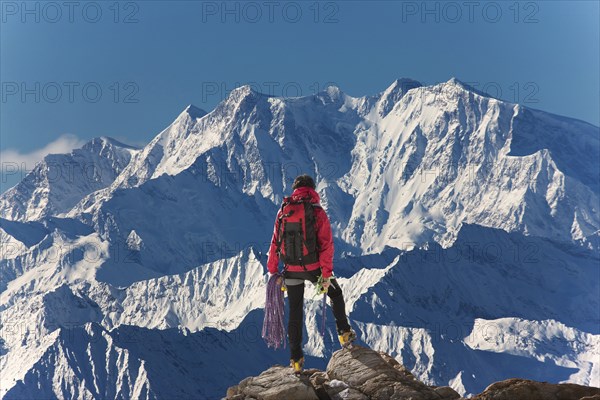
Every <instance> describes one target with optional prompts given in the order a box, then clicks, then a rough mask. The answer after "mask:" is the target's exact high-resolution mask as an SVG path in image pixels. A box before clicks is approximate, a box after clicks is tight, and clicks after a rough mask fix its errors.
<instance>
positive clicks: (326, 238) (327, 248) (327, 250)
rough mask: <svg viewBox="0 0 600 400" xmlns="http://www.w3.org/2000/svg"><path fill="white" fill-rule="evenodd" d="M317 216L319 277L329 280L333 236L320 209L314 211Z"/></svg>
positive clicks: (331, 272) (331, 271)
mask: <svg viewBox="0 0 600 400" xmlns="http://www.w3.org/2000/svg"><path fill="white" fill-rule="evenodd" d="M315 213H316V216H317V241H318V243H319V263H320V264H321V275H322V276H323V278H329V277H331V275H333V236H332V234H331V224H330V223H329V218H328V217H327V214H326V213H325V211H324V210H323V209H322V208H317V209H315Z"/></svg>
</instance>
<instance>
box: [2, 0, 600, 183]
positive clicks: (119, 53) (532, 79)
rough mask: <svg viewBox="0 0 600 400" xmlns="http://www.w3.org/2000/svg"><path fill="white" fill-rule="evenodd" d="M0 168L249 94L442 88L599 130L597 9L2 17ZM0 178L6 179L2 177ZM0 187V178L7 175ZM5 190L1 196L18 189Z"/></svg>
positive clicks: (139, 137) (318, 8)
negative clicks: (417, 84)
mask: <svg viewBox="0 0 600 400" xmlns="http://www.w3.org/2000/svg"><path fill="white" fill-rule="evenodd" d="M0 5H1V8H0V11H1V28H0V46H1V48H0V81H1V83H2V86H1V88H0V91H1V93H0V94H1V99H0V100H1V103H0V107H1V110H0V150H1V151H2V153H1V155H2V156H3V157H2V158H3V159H2V163H3V165H5V163H6V162H8V161H18V162H27V163H29V164H28V165H27V168H28V169H29V168H30V163H32V162H33V160H35V159H37V158H39V157H41V156H42V155H43V154H44V153H45V152H48V151H60V150H62V149H68V148H71V147H73V146H78V145H79V144H81V143H82V142H83V141H86V140H88V139H90V138H92V137H96V136H102V135H105V136H112V137H114V138H117V139H119V140H121V141H124V142H126V143H130V144H136V145H140V144H144V143H146V142H147V141H149V140H150V139H151V138H152V137H153V136H155V135H156V134H157V133H158V132H159V131H160V130H162V129H163V128H164V127H165V126H167V125H168V124H169V123H170V122H171V121H172V120H173V119H174V118H175V117H176V116H177V115H178V114H179V113H180V112H181V111H182V110H183V109H184V108H185V106H186V105H187V104H190V103H192V104H195V105H196V106H198V107H201V108H204V109H205V110H207V111H210V110H211V109H212V108H213V107H214V106H215V105H216V104H217V103H218V102H219V101H221V100H222V99H223V98H224V97H225V96H226V95H227V93H228V92H229V91H230V90H231V89H233V88H234V87H236V86H238V85H240V84H244V83H249V84H251V85H253V86H254V87H255V88H256V89H257V90H259V91H262V92H264V93H270V94H275V95H287V96H296V95H308V94H311V93H314V92H315V91H316V90H321V89H323V88H324V87H325V86H327V85H328V84H335V85H337V86H339V87H340V88H341V89H342V90H343V91H344V92H346V93H348V94H349V95H352V96H362V95H367V94H375V93H377V92H380V91H382V90H383V89H385V88H386V87H387V86H389V85H390V84H391V82H392V81H393V80H394V79H396V78H401V77H407V78H413V79H416V80H419V81H421V82H423V83H425V84H433V83H437V82H441V81H446V80H448V79H449V78H451V77H457V78H458V79H460V80H462V81H464V82H468V83H470V84H471V85H473V86H475V87H476V88H478V89H482V90H486V91H488V92H489V93H491V94H494V95H495V96H496V97H500V98H503V99H506V100H509V101H512V102H518V103H521V104H524V105H527V106H530V107H534V108H539V109H542V110H547V111H550V112H553V113H557V114H561V115H566V116H570V117H574V118H578V119H582V120H584V121H587V122H590V123H592V124H594V125H599V124H600V111H599V109H600V104H599V97H600V83H599V79H600V77H599V75H600V62H599V61H600V55H599V52H600V31H599V20H600V10H599V2H598V1H584V2H577V1H524V2H514V1H495V2H483V1H470V2H469V1H457V2H453V1H450V2H435V1H432V2H422V1H398V2H393V1H369V2H366V1H343V2H342V1H338V2H336V1H321V2H316V1H310V0H309V1H295V2H283V1H266V0H265V1H262V0H261V1H246V2H237V1H230V2H222V1H130V2H129V1H121V2H116V1H96V2H94V1H92V2H87V1H73V2H70V3H69V2H63V1H58V2H38V1H28V2H22V1H2V2H1V4H0ZM3 168H4V167H3ZM3 172H6V171H4V170H3ZM5 175H6V174H3V175H2V176H3V177H2V183H1V187H0V191H4V190H5V189H6V188H7V187H8V186H9V185H12V184H14V183H15V177H14V176H5Z"/></svg>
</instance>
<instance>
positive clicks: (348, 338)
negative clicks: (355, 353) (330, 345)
mask: <svg viewBox="0 0 600 400" xmlns="http://www.w3.org/2000/svg"><path fill="white" fill-rule="evenodd" d="M338 339H339V340H340V344H341V345H342V347H348V346H350V345H351V344H352V342H354V341H355V340H356V332H354V329H352V328H350V329H348V330H347V331H344V332H340V333H339V335H338Z"/></svg>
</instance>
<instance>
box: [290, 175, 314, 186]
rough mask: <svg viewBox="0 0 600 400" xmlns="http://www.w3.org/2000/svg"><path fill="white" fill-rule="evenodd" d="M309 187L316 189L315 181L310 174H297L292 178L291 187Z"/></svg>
mask: <svg viewBox="0 0 600 400" xmlns="http://www.w3.org/2000/svg"><path fill="white" fill-rule="evenodd" d="M305 186H306V187H309V188H312V189H316V186H315V181H314V180H313V178H312V177H311V176H310V175H306V174H304V175H299V176H298V177H296V179H294V185H292V189H294V190H295V189H298V188H300V187H305Z"/></svg>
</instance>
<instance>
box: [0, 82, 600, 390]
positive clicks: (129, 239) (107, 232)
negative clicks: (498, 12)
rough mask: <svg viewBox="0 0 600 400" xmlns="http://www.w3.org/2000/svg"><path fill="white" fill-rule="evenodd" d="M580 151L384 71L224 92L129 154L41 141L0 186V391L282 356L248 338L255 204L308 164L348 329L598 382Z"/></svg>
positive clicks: (255, 272)
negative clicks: (376, 80) (280, 91)
mask: <svg viewBox="0 0 600 400" xmlns="http://www.w3.org/2000/svg"><path fill="white" fill-rule="evenodd" d="M599 152H600V135H599V129H598V127H595V126H592V125H590V124H587V123H585V122H582V121H577V120H573V119H569V118H566V117H561V116H557V115H552V114H548V113H545V112H542V111H539V110H533V109H529V108H526V107H523V106H521V105H518V104H511V103H507V102H503V101H500V100H497V99H494V98H490V97H487V96H486V95H484V94H482V93H479V92H477V91H475V90H473V89H472V88H470V87H468V86H467V85H465V84H463V83H461V82H460V81H458V80H456V79H451V80H449V81H448V82H445V83H442V84H438V85H433V86H423V85H421V84H420V83H418V82H416V81H412V80H409V79H401V80H397V81H395V82H394V83H393V84H392V85H391V86H390V87H388V88H387V89H386V90H384V91H382V92H381V93H379V94H377V95H374V96H365V97H352V96H349V95H347V94H345V93H343V92H342V91H341V90H340V89H339V88H336V87H329V88H327V90H325V91H323V92H320V93H317V94H315V95H312V96H307V97H300V98H279V97H273V96H267V95H264V94H261V93H257V92H255V91H253V90H252V89H251V88H250V87H249V86H242V87H240V88H237V89H235V90H233V91H232V92H231V93H230V95H229V96H228V97H227V98H226V99H225V100H224V101H223V102H221V103H220V104H219V105H218V106H217V107H216V108H215V109H214V110H213V111H211V112H209V113H207V112H205V111H203V110H201V109H199V108H197V107H194V106H191V105H190V106H188V107H187V108H186V109H185V110H184V111H183V112H182V113H181V114H180V115H179V116H178V117H177V118H176V119H175V121H174V122H173V123H172V124H171V125H169V126H168V127H167V128H165V129H164V130H163V131H162V132H160V133H159V134H158V135H157V136H156V137H155V138H154V139H153V140H152V141H150V143H148V145H146V146H145V147H143V148H141V149H134V148H132V147H129V146H126V145H123V144H120V143H118V142H116V141H114V140H112V139H108V138H100V139H95V140H93V141H91V142H90V143H88V144H86V145H85V146H84V147H83V148H82V149H79V150H74V151H73V152H72V153H71V154H70V155H50V156H48V157H46V158H45V159H44V161H42V162H41V163H40V164H39V165H37V166H36V168H34V170H33V171H32V172H31V173H30V174H29V175H27V176H26V177H25V179H24V180H23V182H21V183H19V184H18V185H17V186H15V187H14V188H13V189H11V190H9V191H7V192H6V193H4V194H2V195H0V216H1V217H2V218H0V240H1V241H2V248H3V249H2V250H3V251H2V256H1V258H0V270H1V271H2V273H1V276H0V290H1V291H2V292H1V293H0V321H1V323H2V331H1V332H2V334H1V335H0V337H1V342H0V375H1V376H2V384H1V385H0V390H1V393H2V394H1V396H5V397H6V398H37V397H65V398H78V399H79V398H81V399H83V398H113V397H119V396H120V397H122V398H132V397H133V398H139V397H144V398H165V397H169V396H170V395H171V393H172V394H173V396H175V397H177V396H183V397H187V398H194V397H195V398H214V397H218V395H219V394H222V393H223V388H226V387H227V386H230V385H231V384H233V383H235V382H237V381H239V380H240V379H241V378H243V377H244V376H247V375H250V374H252V373H256V372H258V371H262V370H264V369H265V368H266V367H268V364H269V363H273V362H279V363H285V360H286V356H287V354H284V353H285V352H273V351H271V350H266V349H265V348H264V345H263V344H262V341H261V339H260V334H256V333H257V332H259V331H260V321H261V318H262V317H261V315H262V314H261V313H262V311H261V309H262V307H263V305H264V285H265V282H266V279H265V278H266V277H265V274H266V269H265V268H264V265H265V261H266V260H265V252H266V250H267V248H268V244H269V241H270V235H271V233H272V228H273V222H274V216H275V213H276V210H277V208H278V207H279V203H280V201H281V199H282V198H283V196H284V195H286V194H288V193H289V192H290V190H291V183H292V181H293V179H294V178H295V176H296V175H298V174H299V173H303V172H306V173H310V174H312V175H314V176H315V177H316V180H317V182H318V188H317V189H318V191H319V192H320V194H321V197H322V203H323V205H324V207H325V209H326V210H327V212H328V214H329V216H330V219H331V222H332V226H333V228H334V236H335V244H336V256H337V257H338V258H339V259H338V260H337V261H336V264H335V270H334V272H335V273H336V274H337V275H338V276H340V281H341V282H342V286H343V288H344V291H345V293H346V298H347V301H346V303H347V308H348V311H349V312H350V319H351V321H352V322H353V324H354V325H355V326H356V328H357V330H358V331H359V333H360V336H361V340H363V342H364V343H367V344H368V345H370V346H371V347H373V348H378V349H379V350H383V351H386V352H388V353H390V354H393V355H394V356H396V357H397V358H398V359H399V360H401V362H402V363H403V364H404V365H407V366H410V367H411V368H412V372H413V373H414V374H415V375H416V376H418V378H419V379H421V380H423V381H425V382H426V383H428V384H436V385H451V386H453V387H454V388H455V389H456V390H458V391H459V392H461V393H462V394H466V393H476V392H480V391H482V390H483V388H485V386H486V385H487V384H489V383H491V382H493V381H497V380H500V379H503V378H505V377H507V376H508V375H511V374H512V375H519V376H522V377H527V378H531V379H538V380H550V381H556V382H559V381H573V382H577V383H583V384H593V385H596V386H598V385H600V381H598V372H599V369H598V368H599V366H598V363H597V358H598V357H597V356H598V352H599V351H600V350H599V349H600V336H599V335H600V315H599V314H598V311H597V310H598V309H600V308H599V307H598V300H597V299H598V295H600V277H599V275H598V267H599V265H598V264H599V263H598V261H599V257H598V249H599V248H600V247H599V246H598V244H599V243H600V240H599V239H600V237H599V227H600V211H599V210H600V205H599V198H600V197H599V196H600V194H599V185H598V182H599V180H600V172H599V170H600V168H598V167H599V165H600V160H599V159H598V155H599ZM63 165H68V166H69V168H70V169H69V171H71V170H72V171H73V174H69V175H64V174H60V175H58V176H59V178H58V179H54V178H53V176H54V175H56V173H55V172H54V171H56V169H57V168H58V170H59V172H61V171H62V170H64V168H62V167H61V166H63ZM86 171H88V172H89V171H93V173H91V172H89V173H90V174H91V175H89V174H88V175H86ZM53 174H54V175H53ZM73 177H74V179H71V178H73ZM342 256H343V257H342ZM307 292H310V291H307ZM307 297H308V298H309V299H308V300H309V301H307V305H306V321H307V328H308V331H309V332H311V335H309V336H310V337H309V339H308V342H307V344H306V345H305V350H306V352H307V354H309V355H310V356H311V358H310V362H313V363H314V364H315V366H320V367H323V366H324V361H323V357H327V356H328V355H330V354H331V351H332V349H333V347H334V346H335V344H334V338H335V335H334V332H333V330H330V331H329V332H328V333H327V334H326V336H325V338H323V337H320V336H319V335H317V334H315V332H316V331H317V325H318V322H317V321H319V320H320V319H319V318H320V317H319V314H320V312H321V311H320V303H319V302H318V301H310V295H309V294H307ZM330 315H331V314H330ZM482 326H484V327H487V328H481V327H482ZM482 329H483V331H482ZM482 332H483V333H482ZM127 334H135V335H139V337H140V339H139V341H134V342H135V344H134V345H130V344H128V343H127V341H126V340H124V339H123V335H127ZM70 335H75V336H77V338H76V339H73V340H70V339H69V338H70ZM240 335H241V339H240ZM252 335H254V336H252ZM207 338H208V339H207ZM236 338H237V339H236ZM244 338H246V339H248V338H249V340H246V339H244ZM488 339H489V340H488ZM204 340H208V343H209V344H207V343H204V344H203V345H198V346H196V345H197V342H198V341H204ZM235 340H238V342H235V343H234V344H233V345H232V341H235ZM190 347H194V349H193V350H190ZM228 348H230V351H229V352H228V351H227V349H228ZM159 349H160V350H159ZM236 351H240V352H242V353H243V354H244V355H243V357H242V358H241V359H238V358H236V357H235V352H236ZM209 357H220V358H223V359H225V360H227V362H228V363H230V364H227V363H226V364H225V366H219V368H214V366H212V365H211V366H210V367H209V366H208V364H206V363H205V362H202V361H200V360H204V359H208V358H209ZM84 360H87V361H85V362H84ZM240 360H241V361H240ZM250 360H252V362H250ZM261 363H262V364H261ZM81 364H86V365H85V366H83V365H81ZM317 364H319V365H317ZM162 365H168V366H169V373H168V374H167V375H164V376H163V375H161V373H160V372H159V370H160V369H161V368H162V367H161V366H162ZM98 371H103V372H98ZM534 371H537V372H534ZM189 374H194V375H196V376H197V375H199V374H200V375H203V376H204V377H206V379H207V382H211V384H212V385H213V388H212V389H207V388H206V387H205V386H206V385H202V384H200V383H198V382H196V383H190V379H189V377H188V376H189ZM169 390H172V392H169ZM173 396H171V397H173Z"/></svg>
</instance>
